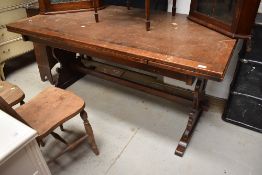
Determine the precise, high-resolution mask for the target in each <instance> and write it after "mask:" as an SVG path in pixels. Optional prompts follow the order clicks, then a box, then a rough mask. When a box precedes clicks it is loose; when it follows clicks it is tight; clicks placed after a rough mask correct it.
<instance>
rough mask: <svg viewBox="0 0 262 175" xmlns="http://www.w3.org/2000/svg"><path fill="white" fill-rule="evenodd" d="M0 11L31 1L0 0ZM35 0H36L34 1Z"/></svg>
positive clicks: (30, 0)
mask: <svg viewBox="0 0 262 175" xmlns="http://www.w3.org/2000/svg"><path fill="white" fill-rule="evenodd" d="M0 1H1V3H0V11H2V10H3V9H9V8H14V7H16V6H20V5H24V4H27V3H30V2H32V0H0ZM35 2H36V1H35Z"/></svg>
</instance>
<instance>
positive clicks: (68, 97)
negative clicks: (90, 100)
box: [0, 87, 99, 159]
mask: <svg viewBox="0 0 262 175" xmlns="http://www.w3.org/2000/svg"><path fill="white" fill-rule="evenodd" d="M84 107H85V102H84V101H83V100H82V99H81V98H80V97H78V96H76V95H75V94H73V93H72V92H69V91H65V90H62V89H59V88H55V87H49V88H47V89H45V90H43V91H42V92H40V93H39V94H38V95H37V96H36V97H34V98H32V99H31V100H30V101H28V102H27V103H25V104H23V105H21V106H19V107H18V108H16V109H13V108H12V107H11V106H10V105H9V104H8V103H7V102H6V101H5V100H4V99H3V98H2V97H0V109H1V110H3V111H5V112H6V113H8V114H9V115H11V116H13V117H15V118H16V119H18V120H19V121H21V122H23V123H25V124H26V125H28V126H30V127H32V128H33V129H35V130H36V131H37V132H38V137H37V142H38V144H39V145H41V146H44V144H43V138H44V137H46V136H47V135H49V134H51V135H52V136H53V137H54V138H55V139H58V140H59V141H61V142H63V143H65V144H66V145H67V147H66V148H65V149H64V150H63V151H62V152H61V153H59V154H58V155H56V156H55V157H54V159H55V158H57V157H59V156H61V155H62V154H63V153H65V152H67V151H69V150H72V149H74V148H75V147H76V146H77V145H79V144H80V143H81V142H82V141H84V140H85V139H87V141H88V143H89V145H90V147H91V149H92V150H93V152H94V153H95V154H96V155H98V154H99V151H98V148H97V145H96V142H95V138H94V134H93V130H92V127H91V125H90V123H89V121H88V116H87V113H86V111H85V110H84ZM78 114H80V116H81V118H82V120H83V122H84V127H85V131H86V134H85V135H84V136H82V137H81V138H79V139H77V140H76V141H74V142H73V143H71V144H69V143H67V141H65V140H64V139H63V138H62V137H61V136H59V135H58V134H57V133H55V132H54V130H55V129H56V128H57V127H58V126H62V124H63V123H65V122H66V121H68V120H69V119H71V118H73V117H75V116H76V115H78ZM60 128H61V130H63V127H60Z"/></svg>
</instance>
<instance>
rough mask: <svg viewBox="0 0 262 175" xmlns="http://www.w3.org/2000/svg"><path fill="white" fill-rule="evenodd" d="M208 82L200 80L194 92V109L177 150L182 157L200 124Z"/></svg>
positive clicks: (176, 152) (177, 153)
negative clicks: (196, 127) (197, 125)
mask: <svg viewBox="0 0 262 175" xmlns="http://www.w3.org/2000/svg"><path fill="white" fill-rule="evenodd" d="M206 84H207V80H205V79H198V80H197V83H196V87H195V90H194V97H193V108H192V110H191V112H190V113H189V119H188V123H187V126H186V129H185V131H184V133H183V135H182V138H181V139H180V141H179V143H178V146H177V148H176V151H175V154H176V155H178V156H180V157H182V156H183V155H184V153H185V151H186V148H187V146H188V144H189V142H190V139H191V137H192V134H193V132H194V129H195V126H196V124H197V122H198V119H199V117H200V116H201V113H202V111H203V107H202V105H203V98H204V95H205V88H206Z"/></svg>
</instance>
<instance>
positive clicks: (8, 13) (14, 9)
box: [0, 0, 37, 79]
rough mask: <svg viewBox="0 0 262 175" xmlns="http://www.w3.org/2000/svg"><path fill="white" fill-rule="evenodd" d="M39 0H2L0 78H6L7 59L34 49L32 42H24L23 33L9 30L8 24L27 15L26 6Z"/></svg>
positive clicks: (0, 15)
mask: <svg viewBox="0 0 262 175" xmlns="http://www.w3.org/2000/svg"><path fill="white" fill-rule="evenodd" d="M35 2H37V0H1V3H0V78H1V79H5V77H4V73H3V68H4V64H5V61H6V60H8V59H11V58H13V57H16V56H19V55H21V54H24V53H26V52H29V51H31V50H33V45H32V43H31V42H24V41H23V40H22V37H21V35H19V34H15V33H11V32H8V31H7V30H6V24H8V23H11V22H14V21H17V20H19V19H23V18H25V17H26V10H25V7H26V6H27V5H30V4H32V3H35Z"/></svg>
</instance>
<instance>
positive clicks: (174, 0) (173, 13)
mask: <svg viewBox="0 0 262 175" xmlns="http://www.w3.org/2000/svg"><path fill="white" fill-rule="evenodd" d="M175 15H176V0H173V6H172V16H175Z"/></svg>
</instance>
